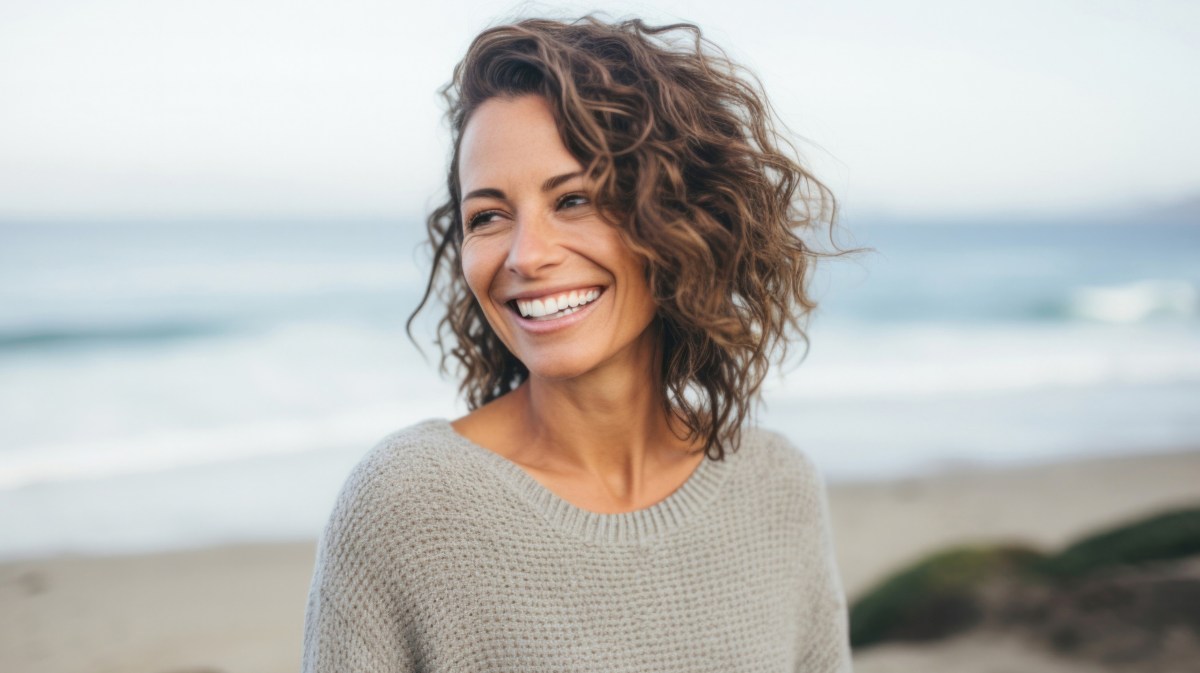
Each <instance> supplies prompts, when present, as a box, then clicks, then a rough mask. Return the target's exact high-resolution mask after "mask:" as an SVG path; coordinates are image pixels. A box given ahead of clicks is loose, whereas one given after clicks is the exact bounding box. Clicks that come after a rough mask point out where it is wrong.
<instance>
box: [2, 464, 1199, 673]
mask: <svg viewBox="0 0 1200 673" xmlns="http://www.w3.org/2000/svg"><path fill="white" fill-rule="evenodd" d="M1197 484H1200V450H1190V451H1178V452H1172V453H1158V454H1151V455H1144V454H1143V455H1137V456H1129V457H1118V458H1092V459H1086V460H1080V461H1071V462H1059V463H1053V464H1045V465H1034V466H1024V467H1019V468H1006V469H987V470H985V469H958V470H955V471H948V472H943V473H939V474H930V475H926V476H921V477H911V478H905V479H898V480H883V481H873V482H855V483H833V484H831V485H830V487H829V494H830V504H831V514H832V518H833V525H834V534H835V537H836V542H837V547H838V554H839V563H840V565H841V570H842V576H843V582H844V584H845V587H846V590H847V593H848V594H849V595H850V596H851V597H854V596H857V595H859V594H860V593H861V592H863V591H865V590H866V589H868V588H869V587H870V586H871V585H872V584H873V583H874V582H876V581H878V580H879V579H881V578H882V577H884V576H886V575H887V574H888V573H889V572H891V571H892V570H895V569H897V568H898V567H900V566H902V565H903V564H905V563H907V562H909V561H912V560H915V559H916V558H919V557H920V556H921V555H922V554H924V553H926V552H928V551H932V550H935V549H939V548H943V547H945V546H948V545H955V544H959V543H969V542H981V541H1001V540H1019V541H1023V542H1027V543H1031V544H1034V545H1037V546H1041V547H1045V548H1051V549H1052V548H1057V547H1060V546H1062V545H1064V544H1066V543H1068V542H1070V541H1071V540H1073V539H1075V538H1077V537H1078V536H1080V535H1083V534H1087V533H1090V532H1092V531H1094V530H1097V529H1099V528H1104V527H1106V526H1109V525H1114V524H1118V523H1121V522H1124V521H1126V520H1129V519H1133V518H1137V517H1140V516H1144V515H1148V514H1153V513H1156V512H1158V511H1161V510H1164V509H1168V508H1171V507H1178V506H1184V505H1189V504H1190V505H1195V504H1197V503H1200V487H1198V486H1197ZM314 552H315V541H313V540H305V541H297V542H294V543H272V544H261V545H238V546H224V547H214V548H207V549H197V550H189V551H175V552H167V553H155V554H140V555H127V556H97V557H88V556H66V557H57V558H48V559H32V560H22V561H17V562H8V563H4V564H0V670H4V671H14V672H22V673H59V672H62V673H67V672H78V671H96V672H104V671H114V672H115V671H121V672H123V673H201V672H207V673H216V672H218V671H219V672H223V673H242V672H246V673H251V672H253V673H275V672H279V673H283V672H284V671H296V670H298V668H299V662H300V642H301V635H302V628H303V620H304V603H305V598H306V593H307V590H308V583H309V580H310V577H311V573H312V564H313V557H314ZM855 665H856V670H859V671H865V672H868V673H871V672H875V671H900V672H907V671H913V673H916V672H917V671H938V670H946V671H978V672H979V673H999V672H1000V671H1011V670H1022V671H1035V672H1036V671H1046V672H1047V673H1051V672H1053V673H1071V672H1073V671H1083V670H1095V669H1094V668H1089V667H1087V666H1085V665H1082V664H1080V663H1078V662H1073V661H1069V660H1065V659H1060V658H1057V657H1055V656H1053V655H1050V654H1048V653H1045V652H1040V651H1037V650H1035V649H1031V648H1030V647H1029V646H1028V645H1026V644H1025V643H1022V642H1020V641H1017V640H1012V639H1011V638H1007V637H1005V636H1003V635H997V634H971V635H968V636H966V637H960V638H958V639H955V640H953V641H951V642H948V643H942V644H936V645H908V644H905V645H883V646H878V647H875V648H872V649H870V650H868V651H866V652H864V653H862V654H860V655H857V656H856V664H855Z"/></svg>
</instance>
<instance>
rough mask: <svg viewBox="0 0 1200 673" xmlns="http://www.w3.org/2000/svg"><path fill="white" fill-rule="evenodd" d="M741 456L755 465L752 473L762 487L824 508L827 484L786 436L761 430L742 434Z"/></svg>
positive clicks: (752, 428)
mask: <svg viewBox="0 0 1200 673" xmlns="http://www.w3.org/2000/svg"><path fill="white" fill-rule="evenodd" d="M738 453H741V454H744V456H743V458H744V459H745V460H747V461H748V462H750V463H752V466H753V467H752V469H751V470H750V471H751V472H753V473H754V474H755V477H756V479H757V480H758V482H759V483H761V484H770V485H772V486H775V487H777V488H779V489H782V490H783V491H785V492H787V493H788V494H789V495H791V496H793V497H799V498H800V499H801V500H803V501H804V502H805V503H807V504H808V505H810V506H819V507H823V506H824V505H823V503H824V501H825V499H826V487H825V480H824V478H823V477H822V475H821V472H820V470H819V469H818V468H817V465H816V463H815V462H814V461H813V459H812V457H811V456H809V454H808V453H807V452H806V451H805V450H803V449H802V448H800V447H799V446H797V445H796V444H795V443H793V442H792V440H791V439H790V438H789V437H788V436H787V435H784V434H783V433H780V432H777V431H775V430H770V429H768V428H762V427H757V426H753V427H747V428H746V429H745V430H743V432H742V444H741V446H740V447H739V449H738Z"/></svg>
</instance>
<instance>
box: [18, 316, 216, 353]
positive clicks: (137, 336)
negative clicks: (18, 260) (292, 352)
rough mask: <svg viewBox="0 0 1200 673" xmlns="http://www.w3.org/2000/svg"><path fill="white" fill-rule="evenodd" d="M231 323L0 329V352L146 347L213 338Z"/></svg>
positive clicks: (171, 323) (169, 323) (157, 323)
mask: <svg viewBox="0 0 1200 673" xmlns="http://www.w3.org/2000/svg"><path fill="white" fill-rule="evenodd" d="M230 329H231V328H230V326H228V325H224V324H219V323H211V322H209V323H202V322H152V323H141V324H132V325H103V326H101V325H89V326H45V327H24V328H21V327H17V328H9V329H6V330H3V331H0V354H3V353H4V352H5V351H27V350H32V349H41V348H57V347H110V346H144V345H146V344H148V343H157V342H167V341H177V340H180V339H191V338H196V337H211V336H215V335H218V334H223V333H228V332H229V331H230Z"/></svg>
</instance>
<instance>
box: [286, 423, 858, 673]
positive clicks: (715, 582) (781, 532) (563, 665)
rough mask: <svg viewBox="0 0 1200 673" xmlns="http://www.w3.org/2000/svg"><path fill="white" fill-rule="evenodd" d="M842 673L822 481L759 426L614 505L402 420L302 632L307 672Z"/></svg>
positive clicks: (367, 462) (384, 447) (369, 459)
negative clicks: (590, 505)
mask: <svg viewBox="0 0 1200 673" xmlns="http://www.w3.org/2000/svg"><path fill="white" fill-rule="evenodd" d="M849 670H850V651H849V643H848V637H847V624H846V602H845V597H844V594H843V592H842V588H841V582H840V580H839V577H838V573H837V569H836V566H835V562H834V552H833V541H832V536H831V531H830V525H829V517H828V511H827V506H826V500H825V490H824V485H823V483H822V481H821V479H820V477H819V476H818V474H817V472H816V470H815V469H814V467H813V465H812V463H811V462H810V461H809V460H808V458H807V457H806V456H805V455H804V454H802V453H801V452H800V451H799V450H797V449H796V448H795V447H793V446H792V445H791V444H790V443H789V442H788V441H787V440H786V439H785V438H784V437H782V436H781V435H779V434H776V433H773V432H770V431H767V430H762V429H748V430H747V431H746V432H745V433H744V435H743V441H742V445H741V448H740V449H739V450H738V451H737V452H727V454H726V459H725V460H724V461H723V462H716V461H713V460H710V459H708V458H705V459H704V460H703V461H702V462H701V463H700V464H699V466H698V467H697V468H696V469H695V471H694V472H693V473H692V475H691V476H690V477H689V478H688V480H687V481H686V482H685V483H684V484H683V485H682V486H680V487H679V488H678V489H676V490H675V491H674V492H673V493H672V494H671V495H669V496H668V497H667V498H665V499H664V500H662V501H660V502H658V503H657V504H655V505H652V506H650V507H648V508H646V509H642V510H638V511H635V512H626V513H620V514H598V513H594V512H589V511H587V510H584V509H581V508H578V507H575V506H574V505H572V504H570V503H568V502H566V501H565V500H563V499H562V498H560V497H558V496H557V495H556V494H554V493H553V492H551V491H550V490H549V489H547V488H545V487H544V486H543V485H542V484H541V483H540V482H538V481H537V480H536V479H534V478H533V477H532V476H530V475H529V474H528V473H526V472H525V471H524V470H523V469H522V468H521V467H519V466H518V465H517V464H516V463H513V462H512V461H510V460H508V459H507V458H504V457H503V456H500V455H499V454H497V453H494V452H492V451H489V450H488V449H485V448H483V447H481V446H479V445H477V444H474V443H472V442H470V441H469V440H467V439H466V438H464V437H462V436H461V435H459V434H458V433H456V432H455V431H454V430H453V429H452V428H451V426H450V424H449V422H447V421H445V420H440V419H439V420H428V421H424V422H422V423H419V424H417V425H415V426H412V427H410V428H407V429H404V430H400V431H398V432H395V433H393V434H391V435H389V436H387V437H385V438H384V439H383V440H382V441H381V442H379V444H378V445H376V446H375V447H374V448H373V449H372V450H371V451H370V452H369V453H368V454H367V455H366V456H365V457H364V458H363V459H362V461H360V462H359V464H358V465H357V466H356V467H355V468H354V470H353V471H352V473H351V474H350V477H349V478H348V479H347V481H346V484H345V486H344V487H343V488H342V491H341V494H340V495H339V497H338V501H337V504H336V506H335V507H334V511H333V514H332V516H331V517H330V520H329V523H328V524H327V525H326V527H325V530H324V532H323V534H322V536H321V541H320V544H319V546H318V549H317V560H316V567H315V569H314V572H313V578H312V587H311V589H310V591H309V595H308V607H307V613H306V615H305V625H304V651H303V671H304V672H305V673H351V672H362V673H383V672H385V671H386V672H388V673H401V672H409V671H414V672H415V671H421V672H435V671H436V672H439V673H440V672H445V673H457V672H464V673H474V672H479V673H491V672H496V673H499V672H504V673H525V672H527V673H562V672H563V671H577V672H580V673H582V672H585V671H595V672H597V673H600V672H603V673H649V672H653V673H665V672H671V671H680V672H683V671H687V672H688V673H698V672H702V671H712V672H714V673H718V672H719V673H733V672H739V671H744V672H746V673H750V672H761V673H768V672H770V673H781V672H800V671H803V672H810V671H811V672H821V673H824V672H827V671H849Z"/></svg>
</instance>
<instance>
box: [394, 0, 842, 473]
mask: <svg viewBox="0 0 1200 673" xmlns="http://www.w3.org/2000/svg"><path fill="white" fill-rule="evenodd" d="M441 94H442V96H443V97H444V98H445V100H446V102H447V104H448V108H449V109H448V112H447V117H448V119H449V121H450V126H451V133H452V138H453V143H454V148H453V155H452V158H451V163H450V171H449V175H448V177H447V188H448V190H449V198H448V199H447V200H446V201H445V202H444V203H442V204H441V205H440V206H438V207H437V208H436V209H435V210H434V211H433V212H432V213H431V214H430V215H429V218H428V221H427V228H428V233H429V242H430V245H431V247H432V256H433V264H432V269H431V270H430V274H429V280H428V284H427V285H426V288H425V293H424V295H423V296H422V298H421V302H420V304H419V305H418V306H417V308H416V309H415V310H414V311H413V313H412V315H411V316H410V317H409V320H408V325H409V328H410V332H409V334H410V336H411V326H412V323H413V320H414V319H415V318H416V316H417V314H418V313H419V312H420V311H421V309H422V308H423V307H424V306H425V305H426V303H427V301H428V300H429V298H430V295H431V294H433V293H436V294H437V296H438V297H439V298H440V299H441V300H442V301H444V303H445V305H446V312H445V314H444V315H443V316H442V318H441V320H440V321H439V323H438V328H437V341H436V342H437V345H438V347H439V349H440V350H441V353H442V361H441V367H442V371H443V372H446V373H449V368H448V367H447V363H448V362H449V361H451V360H452V359H453V360H454V361H457V364H458V365H459V366H460V367H461V373H463V374H465V375H464V376H463V377H462V379H461V381H462V383H461V386H460V391H461V392H462V394H463V395H464V396H465V397H466V401H467V404H468V406H469V407H470V408H471V409H475V408H477V407H479V406H482V405H484V404H486V403H488V402H490V401H491V400H493V399H496V398H497V397H500V396H501V395H504V394H505V393H508V392H510V391H511V390H513V389H515V388H516V387H517V386H519V385H520V384H521V383H522V382H524V381H525V380H526V379H527V378H528V376H529V372H528V370H527V369H526V368H525V366H524V365H523V364H522V363H521V362H520V361H519V360H518V359H517V358H516V357H514V356H513V355H512V354H511V353H510V352H509V351H508V349H507V348H506V347H505V346H504V344H503V343H501V341H500V339H499V338H498V337H497V336H496V334H495V333H494V332H493V331H492V328H491V326H490V325H489V324H488V322H487V320H486V318H485V316H484V313H483V311H482V310H481V308H480V307H479V304H478V303H477V302H476V300H475V298H474V296H473V295H472V293H471V291H470V289H469V288H468V286H467V283H466V280H465V278H464V276H463V273H462V266H461V259H460V252H461V245H462V239H463V226H462V219H461V218H462V215H461V211H460V196H461V195H460V191H459V189H460V188H459V167H458V154H459V145H460V143H461V140H462V134H463V130H464V128H465V127H466V125H467V122H468V121H469V120H470V119H471V115H472V113H474V111H475V110H477V109H478V108H479V106H480V105H481V104H483V103H484V102H485V101H487V100H489V99H491V98H496V97H505V98H507V97H514V96H519V95H524V94H536V95H540V96H543V97H544V98H545V99H546V100H547V101H548V102H549V103H550V107H551V109H552V111H553V113H554V116H555V120H556V123H557V125H558V129H559V134H560V136H561V138H562V141H563V144H564V146H565V147H566V148H567V150H568V151H569V152H570V153H571V154H572V155H574V156H575V157H576V159H578V160H579V162H580V164H581V165H583V166H585V174H586V175H587V176H588V178H589V179H590V183H591V185H592V189H593V190H594V191H593V193H592V194H591V197H592V199H593V202H594V203H595V205H596V207H597V209H598V211H599V212H602V213H606V217H607V218H608V219H609V220H610V221H611V222H612V223H613V225H614V226H616V227H618V229H619V230H620V232H621V234H622V237H623V238H624V240H625V242H626V243H627V244H628V245H629V246H630V248H631V249H632V250H633V251H634V252H635V253H637V254H638V255H639V256H640V257H641V258H642V259H643V260H644V264H645V267H646V274H647V280H648V283H649V287H650V291H651V293H652V295H653V297H654V300H655V301H656V303H657V306H658V318H659V320H660V324H661V326H662V331H661V334H662V357H661V359H660V361H661V363H662V370H661V372H660V376H661V381H660V382H661V385H662V390H663V405H664V408H665V411H666V412H667V413H668V415H669V416H674V417H677V418H679V419H680V420H682V421H683V422H684V425H685V426H686V427H687V429H688V435H687V437H686V439H688V440H693V439H697V438H699V439H700V440H701V441H702V444H703V447H704V451H705V453H706V454H707V455H708V457H709V458H712V459H714V460H723V459H724V457H725V450H726V448H729V449H730V450H735V451H736V449H737V447H738V445H739V443H740V439H741V429H742V425H743V423H744V422H745V421H746V420H747V419H748V417H749V416H750V415H751V413H752V412H753V410H754V406H755V404H756V403H757V402H758V401H759V399H760V388H761V385H762V382H763V380H764V378H765V377H766V374H767V370H768V367H769V365H770V363H771V362H773V361H775V356H776V355H777V356H778V360H779V361H782V360H783V358H784V356H785V355H786V351H787V346H788V342H789V340H790V338H791V337H792V336H793V334H794V335H795V336H798V337H799V338H800V339H802V340H803V341H804V344H805V354H806V355H807V350H808V343H809V341H808V336H807V334H806V333H805V328H806V327H807V320H808V317H809V315H810V313H811V312H812V311H813V309H814V308H815V307H816V301H815V300H814V298H813V297H812V296H811V294H810V292H809V285H810V280H811V276H812V274H811V271H812V265H813V263H814V262H815V261H816V258H817V257H820V256H839V255H841V254H845V253H846V252H853V251H840V252H837V253H829V252H820V251H818V250H815V249H814V248H812V247H811V246H809V245H807V244H806V243H805V241H803V240H802V239H801V238H800V236H799V234H798V231H799V230H807V229H814V228H817V227H818V226H819V225H820V224H821V223H824V222H827V223H828V224H829V226H830V240H831V242H832V228H833V226H834V222H835V219H836V202H835V200H834V198H833V195H832V194H831V193H830V191H829V189H828V188H827V187H826V186H825V185H824V184H823V183H821V182H820V181H819V180H817V179H816V178H815V177H813V175H812V174H811V173H809V172H808V170H806V169H805V168H804V167H803V166H802V165H801V164H800V163H799V161H798V159H796V158H795V156H796V152H795V149H794V147H793V146H792V144H791V143H790V142H789V141H788V140H787V138H785V137H784V136H783V135H782V134H780V133H779V132H778V131H777V130H776V124H777V122H776V120H775V114H774V112H773V110H772V109H771V107H770V105H769V103H768V102H767V99H766V96H765V94H764V93H763V91H762V87H761V84H760V83H759V81H758V79H757V78H756V77H754V75H753V74H752V73H749V72H748V71H746V70H745V69H744V68H742V67H741V66H739V65H737V64H736V63H734V62H733V61H731V60H730V59H729V58H728V56H726V54H725V53H724V52H723V51H722V50H721V49H720V48H718V47H715V46H714V45H713V44H712V43H711V42H709V41H708V40H707V39H705V38H704V37H703V36H702V35H701V31H700V29H699V28H698V27H697V26H695V25H692V24H687V23H679V24H672V25H666V26H651V25H647V24H645V23H643V22H642V21H641V20H639V19H633V20H623V21H617V22H606V21H604V20H601V19H599V18H597V17H595V16H592V15H588V16H585V17H582V18H580V19H576V20H573V21H566V22H564V21H555V20H546V19H528V20H524V21H520V22H518V23H515V24H512V25H504V26H498V27H494V28H490V29H488V30H485V31H484V32H483V33H481V34H480V35H479V36H478V37H476V38H475V40H474V42H473V43H472V44H471V47H470V49H469V50H468V52H467V55H466V57H465V58H464V59H463V60H462V61H461V62H460V63H459V64H458V65H457V66H456V67H455V69H454V76H453V79H452V80H451V82H450V83H448V84H447V85H446V86H445V87H443V88H442V89H441ZM835 248H836V245H835ZM447 336H449V337H450V341H449V343H450V348H449V349H447V348H446V344H447Z"/></svg>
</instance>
